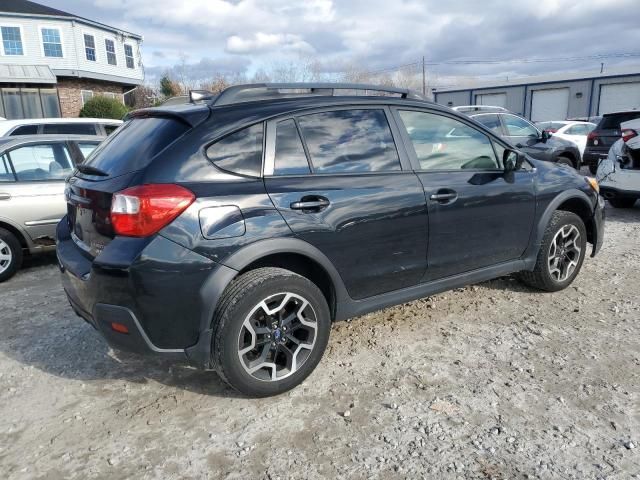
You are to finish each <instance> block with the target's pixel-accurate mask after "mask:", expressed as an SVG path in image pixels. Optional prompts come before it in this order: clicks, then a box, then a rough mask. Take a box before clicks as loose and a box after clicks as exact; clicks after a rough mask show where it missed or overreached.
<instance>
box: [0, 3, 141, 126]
mask: <svg viewBox="0 0 640 480" xmlns="http://www.w3.org/2000/svg"><path fill="white" fill-rule="evenodd" d="M141 44H142V37H141V36H140V35H136V34H134V33H130V32H126V31H124V30H121V29H119V28H116V27H111V26H109V25H104V24H102V23H99V22H95V21H93V20H89V19H87V18H84V17H80V16H78V15H75V14H72V13H68V12H63V11H61V10H57V9H55V8H51V7H47V6H45V5H40V4H38V3H35V2H30V1H27V0H2V1H0V117H4V118H8V119H17V118H40V117H61V116H62V117H77V116H78V114H79V112H80V109H81V108H82V106H83V105H84V103H85V102H86V101H87V100H88V99H89V98H91V97H93V96H95V95H106V96H109V97H113V98H117V99H120V100H121V101H125V99H126V98H127V92H130V91H132V90H133V89H134V88H135V87H136V86H138V85H140V84H142V82H143V80H144V67H143V64H142V56H141V52H140V46H141Z"/></svg>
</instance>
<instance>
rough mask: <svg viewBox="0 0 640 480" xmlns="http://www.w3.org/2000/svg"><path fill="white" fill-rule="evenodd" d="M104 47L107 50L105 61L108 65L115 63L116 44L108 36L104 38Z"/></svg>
mask: <svg viewBox="0 0 640 480" xmlns="http://www.w3.org/2000/svg"><path fill="white" fill-rule="evenodd" d="M104 47H105V49H106V50H107V63H109V65H117V64H118V62H117V61H116V45H115V43H113V40H109V39H108V38H106V39H105V40H104Z"/></svg>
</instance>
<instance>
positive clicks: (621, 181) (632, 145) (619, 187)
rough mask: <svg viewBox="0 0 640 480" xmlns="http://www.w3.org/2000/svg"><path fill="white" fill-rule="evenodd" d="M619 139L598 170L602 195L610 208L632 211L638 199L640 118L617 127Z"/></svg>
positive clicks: (639, 193) (639, 185)
mask: <svg viewBox="0 0 640 480" xmlns="http://www.w3.org/2000/svg"><path fill="white" fill-rule="evenodd" d="M620 131H621V138H619V139H618V140H617V141H616V142H615V143H614V144H613V145H612V146H611V148H610V149H609V154H608V156H607V158H606V159H605V160H602V161H601V162H600V165H599V166H598V173H597V178H599V179H600V181H601V187H602V190H601V191H602V195H603V196H604V197H605V198H606V199H607V200H609V203H610V204H611V206H612V207H615V208H631V207H633V205H634V204H635V203H636V200H638V199H639V198H640V118H637V119H635V120H630V121H628V122H622V123H621V124H620Z"/></svg>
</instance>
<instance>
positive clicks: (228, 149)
mask: <svg viewBox="0 0 640 480" xmlns="http://www.w3.org/2000/svg"><path fill="white" fill-rule="evenodd" d="M262 132H263V125H262V123H258V124H257V125H253V126H251V127H247V128H244V129H242V130H240V131H238V132H236V133H232V134H231V135H227V136H226V137H224V138H223V139H221V140H218V141H217V142H216V143H214V144H213V145H211V146H210V147H209V148H207V156H208V157H209V159H210V160H211V161H212V162H213V163H214V164H215V165H216V167H219V168H221V169H222V170H226V171H228V172H231V173H237V174H240V175H249V176H254V177H259V176H260V173H261V172H262Z"/></svg>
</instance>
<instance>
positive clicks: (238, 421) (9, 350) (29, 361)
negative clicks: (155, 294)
mask: <svg viewBox="0 0 640 480" xmlns="http://www.w3.org/2000/svg"><path fill="white" fill-rule="evenodd" d="M608 215H609V219H608V224H607V234H606V242H605V246H604V248H603V249H602V252H601V253H600V255H599V256H598V257H596V258H595V259H589V258H588V259H587V260H586V261H585V265H584V267H583V269H582V273H581V274H580V275H579V277H578V279H577V280H576V282H575V283H574V284H573V286H571V287H569V288H568V289H567V290H565V291H564V292H560V293H555V294H548V293H540V292H535V291H532V290H530V289H527V288H525V287H523V286H521V285H520V284H519V283H517V282H516V281H515V280H513V279H512V278H509V277H505V278H501V279H498V280H494V281H491V282H487V283H483V284H480V285H476V286H471V287H468V288H464V289H458V290H455V291H451V292H447V293H445V294H442V295H437V296H435V297H432V298H429V299H423V300H418V301H415V302H412V303H408V304H405V305H401V306H397V307H394V308H388V309H386V310H384V311H381V312H378V313H374V314H369V315H366V316H363V317H359V318H355V319H353V320H351V321H348V322H342V323H339V324H336V325H335V327H334V329H333V331H332V336H331V340H330V344H329V348H328V351H327V352H326V354H325V357H324V359H323V361H322V363H321V364H320V366H319V368H318V369H317V370H316V371H315V372H314V373H313V374H312V375H311V376H310V377H309V378H308V379H307V381H306V382H305V383H304V384H303V385H302V386H300V387H298V388H297V389H295V390H294V391H292V392H290V393H287V394H284V395H282V396H280V397H276V398H268V399H262V400H253V399H246V398H241V397H238V396H237V395H236V394H234V392H233V391H231V390H229V389H228V388H227V387H226V386H225V385H224V384H222V383H221V382H220V381H219V380H218V378H217V376H216V375H215V374H213V373H208V372H199V371H196V370H193V369H190V368H188V367H186V366H171V365H170V364H165V363H162V362H159V361H158V360H155V359H149V358H141V357H137V356H134V355H128V354H122V353H117V352H113V351H111V350H109V349H108V348H107V347H106V345H105V343H104V342H103V340H102V339H101V337H100V336H99V335H98V334H97V333H96V332H95V331H93V329H92V328H91V327H89V326H88V325H87V324H85V323H84V322H83V321H82V320H80V319H79V318H77V317H76V316H75V315H74V314H73V313H72V312H71V309H70V308H69V307H68V305H67V302H66V300H65V298H64V295H63V293H62V289H61V287H60V285H59V282H58V272H57V268H56V266H55V263H54V259H53V258H52V257H50V256H49V257H45V258H42V257H41V258H39V259H33V260H31V261H30V263H29V264H28V265H27V267H26V268H25V269H23V270H22V271H21V272H20V273H19V274H18V275H17V276H16V277H14V278H13V279H12V280H10V281H9V282H7V283H4V284H2V285H1V286H0V306H1V310H0V326H1V327H2V332H3V334H2V336H1V338H0V472H3V473H0V475H2V478H11V479H14V478H15V479H22V478H25V479H26V478H28V479H32V478H47V479H57V478H81V479H86V478H110V479H117V478H163V479H172V478H233V479H236V478H237V479H246V478H267V479H275V478H283V479H284V478H308V479H324V478H383V479H387V478H390V479H395V478H401V479H404V478H409V479H416V478H465V479H466V478H496V479H501V478H509V479H511V478H571V479H583V478H607V479H628V478H640V336H639V333H640V330H639V326H640V311H639V300H638V285H640V270H639V268H640V252H639V250H638V245H637V241H638V238H640V226H639V225H640V206H636V208H635V209H633V210H627V211H621V210H618V211H616V210H611V209H609V210H608Z"/></svg>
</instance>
